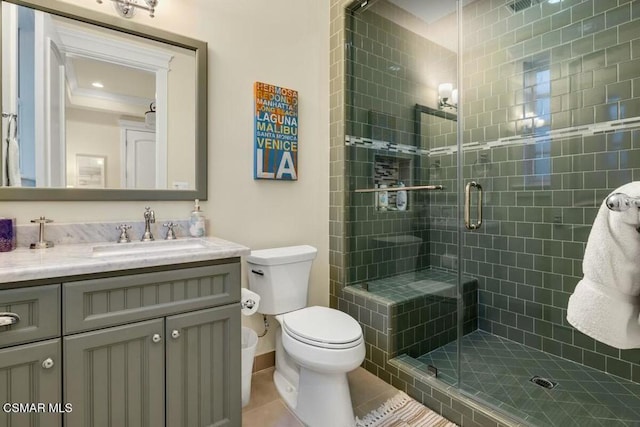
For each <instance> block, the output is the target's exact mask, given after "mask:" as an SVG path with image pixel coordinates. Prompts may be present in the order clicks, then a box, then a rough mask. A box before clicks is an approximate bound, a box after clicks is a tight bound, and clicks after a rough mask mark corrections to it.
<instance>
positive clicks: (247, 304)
mask: <svg viewBox="0 0 640 427" xmlns="http://www.w3.org/2000/svg"><path fill="white" fill-rule="evenodd" d="M240 305H241V306H242V308H248V309H249V310H251V309H252V308H253V307H255V306H256V302H255V301H254V300H252V299H247V300H242V301H240Z"/></svg>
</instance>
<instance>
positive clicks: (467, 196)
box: [464, 181, 482, 230]
mask: <svg viewBox="0 0 640 427" xmlns="http://www.w3.org/2000/svg"><path fill="white" fill-rule="evenodd" d="M471 187H476V188H477V189H478V222H476V223H473V222H471ZM481 225H482V186H481V185H480V184H478V183H477V182H475V181H471V182H470V183H468V184H467V185H466V187H465V188H464V226H465V227H467V229H468V230H477V229H478V228H480V226H481Z"/></svg>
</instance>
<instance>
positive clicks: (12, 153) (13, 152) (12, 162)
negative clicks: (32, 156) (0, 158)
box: [6, 138, 22, 187]
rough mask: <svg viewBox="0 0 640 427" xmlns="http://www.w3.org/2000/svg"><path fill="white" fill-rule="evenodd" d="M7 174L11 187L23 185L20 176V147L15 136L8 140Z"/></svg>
mask: <svg viewBox="0 0 640 427" xmlns="http://www.w3.org/2000/svg"><path fill="white" fill-rule="evenodd" d="M6 160H7V176H8V178H9V186H10V187H22V177H21V176H20V147H19V146H18V141H16V139H15V138H9V139H8V140H7V158H6Z"/></svg>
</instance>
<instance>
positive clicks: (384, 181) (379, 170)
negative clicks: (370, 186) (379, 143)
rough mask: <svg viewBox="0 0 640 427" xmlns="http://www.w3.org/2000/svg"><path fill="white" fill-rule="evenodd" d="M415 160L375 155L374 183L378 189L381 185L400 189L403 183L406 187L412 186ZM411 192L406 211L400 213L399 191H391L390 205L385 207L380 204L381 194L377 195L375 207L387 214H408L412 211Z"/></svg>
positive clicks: (389, 193)
mask: <svg viewBox="0 0 640 427" xmlns="http://www.w3.org/2000/svg"><path fill="white" fill-rule="evenodd" d="M412 163H413V160H412V159H411V158H404V157H400V156H398V157H396V156H389V155H377V154H376V155H375V157H374V163H373V183H374V186H375V187H376V188H379V187H380V186H381V185H386V186H387V187H388V188H393V187H398V185H399V184H400V183H401V182H402V183H403V184H404V185H405V186H406V187H408V186H410V185H411V182H412V176H411V171H412V167H413V165H412ZM409 193H410V192H407V208H406V209H405V210H404V211H399V210H398V208H397V207H396V206H397V198H398V192H397V191H389V192H388V193H387V194H388V205H387V207H386V208H385V207H383V206H381V204H380V197H379V196H380V193H376V197H375V199H374V200H375V207H376V210H378V211H387V212H394V211H395V212H406V211H409V210H410V209H411V205H412V203H411V197H410V194H409Z"/></svg>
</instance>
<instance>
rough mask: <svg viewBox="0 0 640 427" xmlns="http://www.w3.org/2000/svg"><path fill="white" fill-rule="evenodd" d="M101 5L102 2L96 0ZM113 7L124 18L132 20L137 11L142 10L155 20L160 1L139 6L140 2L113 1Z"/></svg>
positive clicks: (146, 1) (149, 1)
mask: <svg viewBox="0 0 640 427" xmlns="http://www.w3.org/2000/svg"><path fill="white" fill-rule="evenodd" d="M96 1H97V2H98V3H99V4H102V0H96ZM111 1H112V2H113V6H114V7H115V8H116V10H117V11H118V14H119V15H120V16H122V17H123V18H132V17H133V15H134V13H135V11H136V9H142V10H146V11H148V12H149V16H150V17H151V18H153V17H154V16H155V12H156V6H157V5H158V0H143V1H144V2H145V4H146V6H145V5H142V4H138V0H111Z"/></svg>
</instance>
